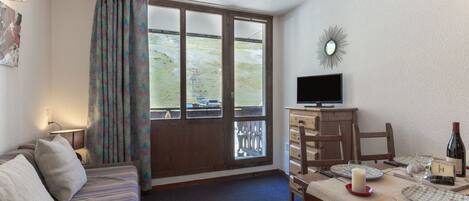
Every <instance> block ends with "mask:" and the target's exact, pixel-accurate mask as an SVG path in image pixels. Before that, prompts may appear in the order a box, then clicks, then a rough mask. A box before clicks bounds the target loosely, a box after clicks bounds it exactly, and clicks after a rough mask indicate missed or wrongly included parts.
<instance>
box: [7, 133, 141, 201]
mask: <svg viewBox="0 0 469 201" xmlns="http://www.w3.org/2000/svg"><path fill="white" fill-rule="evenodd" d="M34 144H35V143H34V142H30V143H27V144H24V145H21V146H19V147H18V149H16V150H12V151H9V152H7V153H4V154H0V165H1V164H3V163H5V162H6V161H8V160H11V159H13V158H15V157H16V156H17V155H18V154H23V155H24V156H25V158H26V159H27V160H28V161H29V162H30V163H31V164H32V165H33V167H34V168H35V169H36V172H37V173H38V175H39V177H40V178H41V180H42V183H43V184H44V186H46V185H45V182H44V180H43V176H42V175H41V172H40V171H39V169H38V167H37V165H36V162H35V160H34ZM85 171H86V176H87V179H88V181H87V183H86V184H85V185H84V186H83V188H82V189H81V190H80V191H79V192H78V193H76V194H75V195H74V197H73V198H72V200H73V201H78V200H93V201H95V200H96V201H138V200H140V187H139V181H138V172H137V168H136V167H135V166H133V165H131V164H128V163H125V164H115V165H107V166H94V167H91V166H90V167H86V166H85Z"/></svg>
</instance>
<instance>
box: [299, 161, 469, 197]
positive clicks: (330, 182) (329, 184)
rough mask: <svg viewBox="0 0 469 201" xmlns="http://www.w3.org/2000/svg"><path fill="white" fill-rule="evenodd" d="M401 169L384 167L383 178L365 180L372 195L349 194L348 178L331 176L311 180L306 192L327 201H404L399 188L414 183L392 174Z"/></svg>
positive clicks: (464, 191)
mask: <svg viewBox="0 0 469 201" xmlns="http://www.w3.org/2000/svg"><path fill="white" fill-rule="evenodd" d="M401 171H402V170H401V168H391V169H385V170H383V172H385V175H384V176H383V178H381V179H379V180H376V181H367V185H368V186H370V187H371V188H373V189H374V192H373V195H372V196H370V197H358V196H354V195H352V194H350V193H349V192H348V191H347V190H346V189H345V183H350V180H347V179H345V178H339V179H337V178H331V179H327V180H322V181H314V182H311V183H310V184H309V186H308V189H307V191H306V192H307V193H309V194H311V195H313V196H314V197H317V198H319V199H321V200H327V201H343V200H347V201H360V200H372V201H378V200H379V201H381V200H383V201H384V200H386V201H387V200H392V201H401V200H402V201H406V200H407V199H406V198H405V197H404V196H403V195H402V194H401V190H402V189H403V188H405V187H407V186H411V185H415V183H414V182H411V181H408V180H405V179H402V178H398V177H395V176H393V174H394V173H395V172H401ZM344 182H345V183H344ZM459 193H463V194H468V193H469V189H466V190H463V191H460V192H459Z"/></svg>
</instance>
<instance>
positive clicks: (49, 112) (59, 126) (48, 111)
mask: <svg viewBox="0 0 469 201" xmlns="http://www.w3.org/2000/svg"><path fill="white" fill-rule="evenodd" d="M46 113H47V125H48V126H51V125H56V126H57V127H58V130H62V128H63V127H62V125H61V124H59V123H58V122H55V121H53V120H52V112H51V111H50V109H46Z"/></svg>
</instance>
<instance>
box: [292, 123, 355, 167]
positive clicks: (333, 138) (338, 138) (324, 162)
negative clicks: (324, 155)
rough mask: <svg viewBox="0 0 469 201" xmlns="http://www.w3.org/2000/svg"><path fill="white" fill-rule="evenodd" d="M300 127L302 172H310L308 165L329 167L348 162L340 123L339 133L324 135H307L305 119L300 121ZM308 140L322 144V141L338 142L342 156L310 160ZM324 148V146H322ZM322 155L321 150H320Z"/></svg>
mask: <svg viewBox="0 0 469 201" xmlns="http://www.w3.org/2000/svg"><path fill="white" fill-rule="evenodd" d="M298 129H299V133H300V147H301V150H300V151H301V152H300V155H301V156H300V159H301V174H307V173H308V167H320V168H324V167H326V168H328V167H330V166H333V165H337V164H344V163H347V161H346V160H345V155H346V153H345V150H344V148H343V146H344V145H343V144H344V138H343V136H342V132H341V128H340V124H339V132H338V134H337V135H328V134H329V133H328V134H326V135H324V134H325V133H321V135H319V136H312V135H306V132H305V126H304V122H303V121H299V122H298ZM307 142H315V143H316V144H321V142H338V143H339V144H340V153H339V154H340V157H341V158H338V159H321V157H319V158H316V159H315V160H308V157H307V153H306V151H307V150H306V149H307V147H306V144H307ZM320 149H322V148H320ZM319 155H321V152H319Z"/></svg>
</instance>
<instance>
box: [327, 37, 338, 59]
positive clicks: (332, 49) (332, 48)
mask: <svg viewBox="0 0 469 201" xmlns="http://www.w3.org/2000/svg"><path fill="white" fill-rule="evenodd" d="M335 50H336V44H335V41H333V40H329V41H328V42H327V43H326V47H325V51H326V54H327V55H329V56H330V55H333V54H334V53H335Z"/></svg>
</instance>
